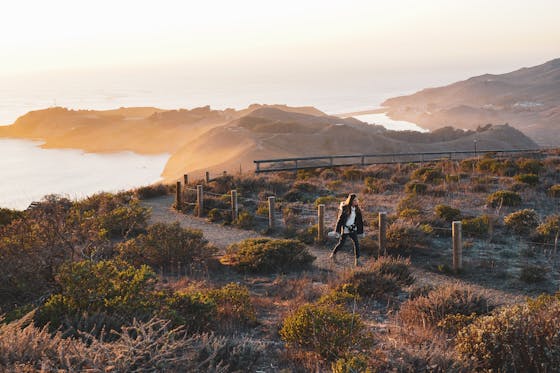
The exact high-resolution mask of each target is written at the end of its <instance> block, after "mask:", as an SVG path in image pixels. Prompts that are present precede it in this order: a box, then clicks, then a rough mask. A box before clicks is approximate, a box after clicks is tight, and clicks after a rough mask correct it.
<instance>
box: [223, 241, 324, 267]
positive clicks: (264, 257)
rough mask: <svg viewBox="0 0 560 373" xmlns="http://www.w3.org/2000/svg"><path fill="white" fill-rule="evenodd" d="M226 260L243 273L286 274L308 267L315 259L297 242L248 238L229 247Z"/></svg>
mask: <svg viewBox="0 0 560 373" xmlns="http://www.w3.org/2000/svg"><path fill="white" fill-rule="evenodd" d="M227 260H228V262H229V263H230V264H231V265H233V266H234V267H236V268H237V269H239V270H240V271H243V272H286V271H290V270H294V269H301V268H305V267H307V266H309V265H310V264H311V263H312V262H313V261H314V260H315V257H314V256H313V255H311V254H309V252H308V250H307V248H306V247H305V245H304V244H303V243H302V242H300V241H298V240H280V239H271V238H250V239H246V240H243V241H241V242H238V243H235V244H232V245H230V246H229V247H228V249H227Z"/></svg>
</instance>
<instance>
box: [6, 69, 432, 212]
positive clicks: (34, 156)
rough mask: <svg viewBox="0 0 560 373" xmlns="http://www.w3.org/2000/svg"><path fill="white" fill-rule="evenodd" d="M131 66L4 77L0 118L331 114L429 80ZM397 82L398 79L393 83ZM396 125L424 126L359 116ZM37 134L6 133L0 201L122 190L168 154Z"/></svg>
mask: <svg viewBox="0 0 560 373" xmlns="http://www.w3.org/2000/svg"><path fill="white" fill-rule="evenodd" d="M181 74H182V72H181V71H176V70H173V71H169V72H166V73H162V74H160V75H157V74H151V75H150V74H143V73H142V74H140V73H134V72H132V73H129V72H123V71H119V72H116V73H115V72H114V73H110V74H109V73H103V74H101V73H98V74H89V75H88V74H81V73H80V74H78V73H75V74H72V73H64V74H62V73H61V74H59V75H56V74H50V75H37V76H28V77H9V79H8V78H3V79H2V86H0V125H9V124H11V123H13V122H14V121H15V120H16V119H17V118H18V117H19V116H21V115H23V114H25V113H27V112H29V111H31V110H38V109H44V108H48V107H51V106H63V107H67V108H71V109H91V110H106V109H115V108H119V107H133V106H154V107H159V108H162V109H179V108H188V109H190V108H194V107H198V106H205V105H211V107H212V108H216V109H225V108H228V107H232V108H236V109H241V108H245V107H247V106H248V105H250V104H252V103H266V104H286V105H290V106H314V107H316V108H318V109H319V110H322V111H324V112H326V113H327V114H333V115H334V114H338V113H348V112H355V111H361V110H368V109H375V108H377V107H378V106H379V103H380V102H382V101H383V100H384V99H386V98H389V97H394V96H397V95H400V94H407V93H412V92H414V91H415V90H416V89H417V88H419V87H423V86H425V85H426V84H427V83H428V82H427V81H420V80H418V81H414V82H412V83H411V80H410V79H408V78H406V77H400V79H401V80H400V81H397V80H398V79H397V78H396V77H394V76H391V77H386V78H385V79H384V80H379V79H377V78H376V79H373V80H368V79H364V77H363V76H362V75H360V76H358V77H354V78H352V77H350V76H345V77H344V79H334V77H332V78H331V79H328V78H327V77H320V79H319V78H317V77H316V79H314V80H313V79H311V78H309V79H308V78H307V77H304V76H300V77H297V79H296V78H287V77H277V78H274V77H270V76H263V77H258V76H256V77H253V76H245V77H238V78H231V77H230V76H229V75H228V76H225V75H224V76H221V77H220V76H218V77H213V79H209V77H208V76H201V77H199V78H193V77H192V76H181ZM395 82H396V83H395ZM357 118H358V119H360V120H363V121H365V122H368V123H375V124H381V125H383V126H386V127H387V128H390V129H397V130H405V129H415V130H419V128H418V127H416V126H415V125H413V124H411V123H406V122H400V121H393V120H391V119H390V118H387V117H386V116H385V115H383V114H370V115H363V116H359V117H357ZM39 145H40V143H38V142H32V141H24V140H11V139H0V175H1V176H0V177H1V179H0V207H10V208H18V209H23V208H26V207H27V206H28V205H29V203H31V202H32V201H35V200H39V199H41V198H42V197H43V196H44V195H47V194H53V193H55V194H62V195H66V196H68V197H70V198H74V199H76V198H82V197H85V196H87V195H91V194H93V193H96V192H99V191H118V190H123V189H128V188H133V187H138V186H141V185H147V184H150V183H153V182H156V181H157V180H159V178H160V174H161V172H162V171H163V168H164V165H165V163H166V161H167V159H168V158H169V155H168V154H162V155H157V156H143V155H138V154H134V153H130V152H126V153H116V154H91V153H84V152H82V151H79V150H68V149H60V150H55V149H42V148H41V147H40V146H39Z"/></svg>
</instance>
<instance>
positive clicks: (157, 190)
mask: <svg viewBox="0 0 560 373" xmlns="http://www.w3.org/2000/svg"><path fill="white" fill-rule="evenodd" d="M134 194H135V195H136V198H138V199H150V198H155V197H160V196H165V195H167V194H169V186H168V185H164V184H152V185H147V186H143V187H139V188H136V189H134Z"/></svg>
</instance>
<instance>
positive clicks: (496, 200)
mask: <svg viewBox="0 0 560 373" xmlns="http://www.w3.org/2000/svg"><path fill="white" fill-rule="evenodd" d="M486 203H488V205H490V206H491V207H498V206H512V207H515V206H519V205H520V204H521V196H520V195H519V194H518V193H515V192H512V191H509V190H499V191H497V192H494V193H492V194H490V195H489V196H488V198H487V199H486Z"/></svg>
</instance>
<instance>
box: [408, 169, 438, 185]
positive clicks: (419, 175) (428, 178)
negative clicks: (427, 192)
mask: <svg viewBox="0 0 560 373" xmlns="http://www.w3.org/2000/svg"><path fill="white" fill-rule="evenodd" d="M411 178H412V179H417V180H421V181H423V182H424V183H430V184H437V183H440V182H441V181H442V180H443V179H444V178H445V175H443V173H442V172H441V170H439V169H434V168H431V167H422V168H419V169H417V170H415V171H414V172H413V173H412V175H411Z"/></svg>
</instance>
